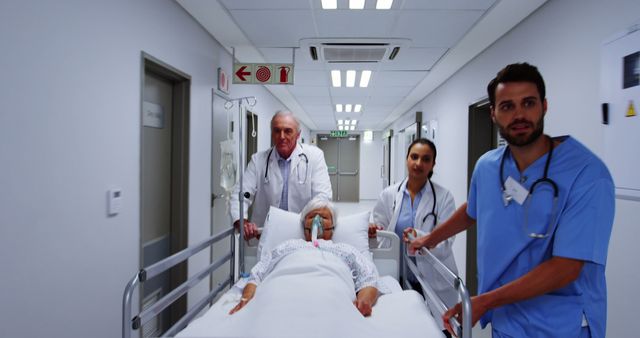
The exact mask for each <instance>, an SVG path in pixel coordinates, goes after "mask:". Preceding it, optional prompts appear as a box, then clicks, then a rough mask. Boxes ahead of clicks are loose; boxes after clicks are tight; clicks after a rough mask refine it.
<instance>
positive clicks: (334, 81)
mask: <svg viewBox="0 0 640 338" xmlns="http://www.w3.org/2000/svg"><path fill="white" fill-rule="evenodd" d="M341 82H342V79H341V78H340V71H339V70H332V71H331V85H332V86H334V87H340V86H341V85H342V84H341Z"/></svg>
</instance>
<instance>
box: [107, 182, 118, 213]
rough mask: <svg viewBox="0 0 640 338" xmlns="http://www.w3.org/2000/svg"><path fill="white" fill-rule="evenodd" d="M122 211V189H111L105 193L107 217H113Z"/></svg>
mask: <svg viewBox="0 0 640 338" xmlns="http://www.w3.org/2000/svg"><path fill="white" fill-rule="evenodd" d="M120 210H122V189H120V188H113V189H109V191H107V215H109V216H115V215H117V214H119V213H120Z"/></svg>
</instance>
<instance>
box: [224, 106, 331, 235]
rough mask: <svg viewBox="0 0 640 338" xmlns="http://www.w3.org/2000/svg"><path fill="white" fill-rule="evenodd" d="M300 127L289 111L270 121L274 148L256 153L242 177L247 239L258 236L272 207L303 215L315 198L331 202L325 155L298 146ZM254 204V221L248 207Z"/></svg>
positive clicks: (234, 201)
mask: <svg viewBox="0 0 640 338" xmlns="http://www.w3.org/2000/svg"><path fill="white" fill-rule="evenodd" d="M299 137H300V123H299V122H298V120H297V119H296V118H295V116H293V114H292V113H291V112H289V111H278V112H276V113H275V115H273V118H272V119H271V140H272V143H273V145H274V146H273V147H272V148H269V149H267V150H264V151H260V152H257V153H255V154H253V155H252V156H251V161H250V162H249V164H248V165H247V169H246V170H245V172H244V176H243V184H242V185H243V186H242V189H243V190H244V193H243V196H244V198H243V202H244V237H245V239H246V240H249V239H251V238H254V237H257V236H258V227H262V226H263V225H264V221H265V218H266V216H267V213H268V212H269V207H271V206H274V207H278V208H280V209H283V210H288V211H291V212H300V211H301V210H302V208H303V207H304V206H305V205H306V204H307V202H309V201H310V200H311V199H312V198H314V197H316V196H318V197H322V198H326V199H327V200H331V198H332V191H331V181H330V180H329V171H328V169H327V164H326V162H325V160H324V153H323V152H322V150H320V149H318V148H317V147H315V146H312V145H307V144H305V145H304V146H303V145H302V144H300V143H298V138H299ZM274 150H275V151H274ZM239 189H240V185H239V184H238V183H236V186H235V187H234V189H233V194H232V195H231V205H230V208H229V209H230V212H231V217H232V219H233V220H234V223H233V225H234V226H235V227H236V229H237V228H238V227H239V225H240V215H239V214H240V205H239V203H238V191H239ZM252 203H253V211H252V215H251V221H249V220H248V216H247V215H248V210H249V206H251V205H252Z"/></svg>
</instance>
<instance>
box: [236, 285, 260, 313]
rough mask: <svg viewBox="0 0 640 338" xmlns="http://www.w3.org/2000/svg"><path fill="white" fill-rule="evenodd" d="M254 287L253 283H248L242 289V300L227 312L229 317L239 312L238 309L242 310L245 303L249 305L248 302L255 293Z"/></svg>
mask: <svg viewBox="0 0 640 338" xmlns="http://www.w3.org/2000/svg"><path fill="white" fill-rule="evenodd" d="M256 287H257V285H255V284H253V283H249V284H247V285H246V286H245V287H244V290H242V298H240V302H239V303H238V304H237V305H236V306H235V307H234V308H233V309H231V311H229V314H230V315H232V314H234V313H236V312H238V311H240V309H242V308H243V307H244V306H245V305H247V303H249V301H250V300H251V299H252V298H253V295H255V293H256Z"/></svg>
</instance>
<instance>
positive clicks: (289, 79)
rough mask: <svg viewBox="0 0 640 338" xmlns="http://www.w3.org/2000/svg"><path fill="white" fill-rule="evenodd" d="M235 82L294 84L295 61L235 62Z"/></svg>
mask: <svg viewBox="0 0 640 338" xmlns="http://www.w3.org/2000/svg"><path fill="white" fill-rule="evenodd" d="M233 84H270V85H274V84H276V85H277V84H286V85H292V84H293V63H234V64H233Z"/></svg>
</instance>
